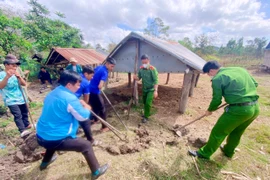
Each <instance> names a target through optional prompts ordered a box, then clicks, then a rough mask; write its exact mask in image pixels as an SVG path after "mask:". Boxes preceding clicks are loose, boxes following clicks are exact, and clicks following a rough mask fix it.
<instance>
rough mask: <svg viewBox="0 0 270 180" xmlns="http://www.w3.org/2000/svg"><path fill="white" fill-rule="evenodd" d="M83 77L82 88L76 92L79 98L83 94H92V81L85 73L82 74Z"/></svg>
mask: <svg viewBox="0 0 270 180" xmlns="http://www.w3.org/2000/svg"><path fill="white" fill-rule="evenodd" d="M81 77H82V82H81V85H80V88H79V89H78V91H76V92H75V95H76V96H77V98H80V97H81V96H82V95H83V94H90V90H89V85H90V81H89V80H88V79H86V77H85V76H84V75H83V74H81Z"/></svg>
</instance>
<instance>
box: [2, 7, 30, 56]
mask: <svg viewBox="0 0 270 180" xmlns="http://www.w3.org/2000/svg"><path fill="white" fill-rule="evenodd" d="M23 27H24V23H23V20H22V19H21V18H19V17H12V18H8V17H7V16H6V15H4V14H3V13H2V12H1V11H0V56H2V57H3V56H5V55H6V54H8V53H13V54H16V55H18V53H17V51H18V49H20V51H29V50H30V49H31V48H32V46H31V43H30V42H29V41H27V40H26V39H25V38H24V37H23V36H22V35H21V30H22V28H23Z"/></svg>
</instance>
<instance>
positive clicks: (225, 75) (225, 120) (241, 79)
mask: <svg viewBox="0 0 270 180" xmlns="http://www.w3.org/2000/svg"><path fill="white" fill-rule="evenodd" d="M203 72H204V73H207V74H208V75H209V76H211V77H213V78H212V89H213V97H212V101H211V103H210V105H209V107H208V110H207V111H206V113H205V115H206V116H209V115H211V114H212V112H213V111H215V110H216V109H217V108H218V106H219V105H220V104H221V101H222V96H223V97H224V99H225V101H226V103H227V104H228V106H227V107H226V108H225V112H224V113H223V114H222V115H221V116H220V118H219V119H218V121H217V123H216V124H215V126H214V127H213V129H212V131H211V134H210V137H209V139H208V142H207V144H206V145H205V146H203V147H202V148H200V149H199V150H198V151H192V150H190V151H189V154H190V155H192V156H195V157H196V156H197V157H200V158H206V159H210V157H211V155H212V154H213V153H214V152H215V151H216V150H217V149H218V147H220V149H221V151H222V152H223V154H224V155H225V156H227V157H229V158H231V157H232V156H233V155H234V152H235V148H236V147H237V146H238V144H239V142H240V139H241V136H242V134H243V133H244V131H245V129H246V128H247V127H248V126H249V125H250V124H251V123H252V122H253V121H254V120H255V119H256V118H257V117H258V115H259V112H260V110H259V105H258V103H257V102H258V98H259V96H258V94H257V90H256V88H257V86H258V83H257V82H256V81H255V80H254V79H253V77H252V76H251V75H250V74H249V73H248V72H247V71H246V70H245V69H243V68H240V67H227V68H223V67H220V65H219V64H218V62H217V61H209V62H207V63H206V64H205V65H204V67H203ZM226 137H227V142H226V144H225V145H224V146H220V145H221V143H222V142H223V140H224V139H225V138H226Z"/></svg>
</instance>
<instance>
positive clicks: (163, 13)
mask: <svg viewBox="0 0 270 180" xmlns="http://www.w3.org/2000/svg"><path fill="white" fill-rule="evenodd" d="M39 2H40V3H41V4H43V5H45V6H46V7H47V8H48V9H49V10H50V11H51V12H55V11H60V12H62V13H64V14H65V15H66V18H65V19H64V21H65V22H67V23H68V24H70V25H72V26H75V27H77V28H79V29H81V31H82V33H83V35H84V38H85V40H86V41H87V42H89V43H91V44H92V45H94V44H97V43H100V44H102V45H103V46H105V47H106V45H107V44H108V43H110V42H115V43H118V42H119V41H120V40H121V39H123V38H124V37H125V36H126V35H127V34H129V33H130V32H131V31H142V30H143V29H144V28H145V27H146V26H147V19H149V18H155V17H160V18H161V19H162V20H163V21H164V23H165V24H166V25H169V26H170V30H169V34H170V38H171V39H174V40H180V39H182V38H183V37H189V38H190V39H191V40H194V37H195V36H196V35H200V34H202V33H206V34H209V35H211V36H215V37H217V40H216V41H215V45H221V44H226V42H227V41H228V40H229V39H231V38H240V37H244V38H245V40H248V39H252V38H254V37H266V38H267V39H268V40H270V0H97V1H96V0H39ZM0 6H5V7H6V6H11V7H12V8H13V9H19V10H26V9H27V8H29V7H28V5H27V0H0Z"/></svg>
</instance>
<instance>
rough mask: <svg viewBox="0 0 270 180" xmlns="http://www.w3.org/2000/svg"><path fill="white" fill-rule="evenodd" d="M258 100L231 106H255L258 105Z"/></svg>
mask: <svg viewBox="0 0 270 180" xmlns="http://www.w3.org/2000/svg"><path fill="white" fill-rule="evenodd" d="M257 102H258V100H256V101H251V102H244V103H237V104H230V106H252V105H254V104H257Z"/></svg>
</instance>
